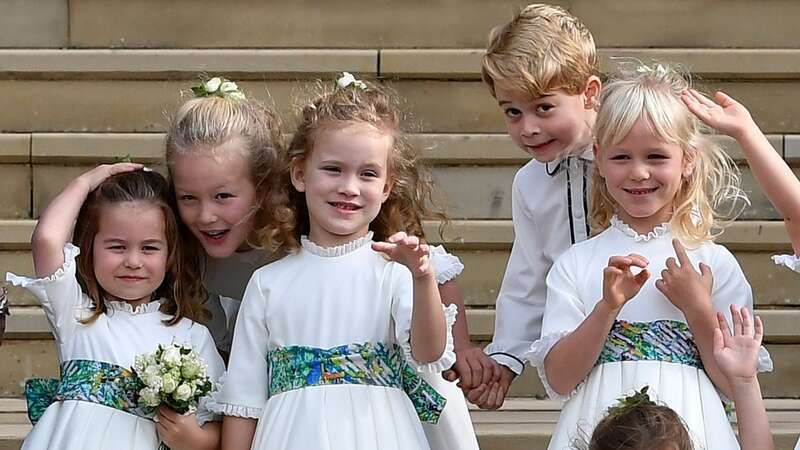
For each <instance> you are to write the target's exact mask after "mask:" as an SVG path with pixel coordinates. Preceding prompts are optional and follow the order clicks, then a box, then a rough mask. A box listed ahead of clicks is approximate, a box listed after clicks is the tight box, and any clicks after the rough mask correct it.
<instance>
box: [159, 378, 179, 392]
mask: <svg viewBox="0 0 800 450" xmlns="http://www.w3.org/2000/svg"><path fill="white" fill-rule="evenodd" d="M162 381H163V386H162V387H161V390H162V391H164V393H165V394H171V393H172V391H174V390H175V388H177V387H178V381H177V380H176V379H175V378H173V377H172V375H170V374H166V375H164V377H163V378H162Z"/></svg>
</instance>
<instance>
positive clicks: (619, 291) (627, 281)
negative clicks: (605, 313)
mask: <svg viewBox="0 0 800 450" xmlns="http://www.w3.org/2000/svg"><path fill="white" fill-rule="evenodd" d="M648 264H649V262H648V261H647V259H646V258H645V257H644V256H641V255H637V254H633V253H632V254H630V255H628V256H612V257H611V258H609V260H608V267H606V268H605V269H603V301H604V302H605V303H606V305H608V307H609V308H611V309H612V310H613V311H619V310H620V309H622V307H623V306H625V303H628V300H630V299H632V298H633V297H634V296H635V295H636V294H638V293H639V290H640V289H642V286H644V283H645V282H646V281H647V279H648V278H650V272H649V271H648V270H647V265H648ZM631 267H639V268H641V269H642V271H641V272H639V273H638V274H636V275H634V274H633V272H632V271H631Z"/></svg>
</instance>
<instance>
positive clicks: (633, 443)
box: [574, 305, 774, 450]
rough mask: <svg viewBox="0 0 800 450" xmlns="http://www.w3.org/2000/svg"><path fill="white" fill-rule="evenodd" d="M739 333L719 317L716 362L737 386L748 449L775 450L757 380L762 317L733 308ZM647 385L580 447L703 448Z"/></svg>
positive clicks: (742, 437) (741, 426)
mask: <svg viewBox="0 0 800 450" xmlns="http://www.w3.org/2000/svg"><path fill="white" fill-rule="evenodd" d="M731 316H732V317H733V324H734V331H733V335H731V332H730V328H729V327H728V323H727V322H726V321H725V317H724V316H723V315H722V314H719V313H717V319H718V322H719V324H718V328H717V329H716V330H714V359H715V361H716V362H717V364H718V365H719V367H720V370H722V372H723V373H724V374H725V376H726V378H727V379H728V382H729V383H730V384H731V386H732V388H733V401H734V403H735V405H736V421H737V422H738V424H739V436H740V440H741V442H742V449H743V450H772V449H773V448H774V443H773V441H772V434H771V433H770V429H769V421H768V420H767V412H766V410H765V409H764V403H763V401H762V399H761V388H760V387H759V385H758V378H756V369H757V366H758V354H759V348H760V347H761V338H762V336H763V326H762V324H761V319H760V318H758V317H756V320H755V324H753V323H752V322H751V321H750V314H749V312H748V311H747V309H746V308H745V309H742V310H741V312H740V310H739V309H738V308H736V306H735V305H731ZM647 391H648V387H647V386H646V387H644V388H642V390H641V391H639V392H637V393H636V394H634V395H631V396H629V397H626V398H624V399H623V400H621V401H620V403H619V404H617V405H615V406H612V407H610V408H609V409H608V412H607V414H606V416H605V417H604V418H603V420H601V421H600V422H599V423H598V424H597V427H595V429H594V432H593V433H592V436H591V438H590V439H589V440H588V442H586V441H585V440H584V439H578V440H577V442H576V443H575V445H574V448H575V449H587V450H666V449H669V450H699V449H695V448H694V446H693V444H692V440H691V438H690V437H689V433H688V430H687V429H686V425H685V424H684V423H683V420H681V418H680V416H679V415H678V414H676V413H675V411H673V410H672V409H671V408H670V407H668V406H665V405H659V404H657V403H655V402H654V401H652V400H650V396H649V394H648V393H647Z"/></svg>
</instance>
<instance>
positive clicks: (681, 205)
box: [530, 65, 771, 449]
mask: <svg viewBox="0 0 800 450" xmlns="http://www.w3.org/2000/svg"><path fill="white" fill-rule="evenodd" d="M686 88H687V83H686V82H685V80H684V79H683V78H682V77H681V76H680V75H678V74H676V73H675V72H674V71H672V70H670V69H669V68H665V67H663V66H660V65H659V66H658V67H657V68H655V69H652V68H648V67H644V66H642V67H640V68H638V70H637V71H636V72H632V73H628V74H623V75H621V76H620V78H619V79H617V80H615V81H613V82H611V83H610V84H609V85H607V87H606V88H605V90H604V91H603V94H602V95H601V98H600V105H601V106H600V110H599V112H598V117H597V122H596V128H595V130H596V153H595V160H596V170H595V173H594V180H593V186H592V197H593V198H592V223H593V228H595V229H597V230H603V229H605V231H602V232H601V233H600V234H598V235H597V236H595V237H593V238H592V239H590V240H588V241H586V242H583V243H579V244H576V245H574V246H573V247H572V248H570V249H569V250H568V251H567V252H566V253H564V255H563V256H562V257H561V258H559V259H558V261H557V262H556V263H555V265H554V266H553V269H552V270H551V272H550V274H549V275H548V277H547V286H548V300H547V307H546V311H545V317H544V324H543V329H542V337H541V339H540V340H538V341H537V342H535V343H534V345H533V346H532V348H531V353H530V360H531V362H532V363H533V364H534V366H536V367H537V369H538V371H539V375H540V376H541V378H542V380H543V382H544V384H545V388H546V389H547V391H548V394H550V396H551V397H552V398H562V399H566V400H567V402H566V404H565V405H564V408H563V409H562V413H561V417H560V418H559V421H558V424H557V425H556V430H555V433H554V435H553V439H552V440H551V442H550V447H549V448H551V449H561V448H564V447H565V446H567V445H568V443H569V442H570V439H571V437H572V435H573V434H574V432H575V427H576V424H577V423H586V424H589V425H590V426H591V427H593V426H594V424H595V423H596V422H597V420H598V418H599V415H600V414H602V412H603V411H604V410H605V409H606V408H607V407H608V406H609V405H611V404H612V403H613V402H614V400H615V399H616V398H618V397H619V396H620V395H622V394H624V393H626V392H629V391H631V390H636V389H639V388H641V387H642V386H644V385H650V389H651V392H652V393H653V394H655V395H656V396H657V397H658V398H660V399H662V400H663V401H664V402H665V403H666V404H667V405H668V406H670V407H671V408H673V409H674V410H675V411H676V412H677V413H678V414H679V415H680V416H681V418H682V419H683V420H684V421H685V422H686V424H687V426H688V429H689V431H690V435H691V436H692V438H693V439H694V440H695V442H696V444H695V445H696V446H698V448H712V445H711V443H712V441H711V439H713V448H726V449H727V448H738V445H737V444H736V438H735V437H734V435H733V432H732V430H731V428H730V425H729V423H728V421H727V418H726V415H725V412H724V409H723V406H722V402H721V400H720V397H719V395H718V394H717V390H716V389H715V385H716V387H717V388H718V389H720V391H722V392H723V393H726V395H728V394H729V393H730V386H729V384H728V382H727V380H726V379H725V377H724V375H723V374H722V373H721V372H720V369H719V367H718V366H717V365H716V362H715V360H714V358H713V349H712V348H713V334H714V331H713V330H714V329H715V328H716V318H715V315H714V313H713V311H714V310H722V311H727V310H728V306H729V305H731V304H735V305H739V306H746V307H748V308H751V307H752V293H751V289H750V286H749V284H748V283H747V281H746V280H745V278H744V274H743V273H742V271H741V269H740V268H739V265H738V263H737V262H736V259H735V258H734V257H733V255H732V254H731V253H730V252H729V251H728V250H727V249H725V248H724V247H722V246H719V245H716V244H714V243H713V242H712V241H711V239H712V238H713V234H712V231H713V230H714V229H719V228H720V227H721V226H722V225H723V224H724V222H723V221H722V220H721V217H720V215H719V213H718V212H717V209H715V208H719V207H720V206H722V205H723V204H724V203H725V201H726V200H735V199H736V198H738V197H739V196H740V195H741V194H740V190H739V189H738V187H737V184H738V183H737V182H738V179H737V177H736V175H735V172H734V171H733V166H732V163H731V162H730V160H729V159H727V157H726V155H725V154H724V152H722V150H721V149H720V148H719V147H717V146H715V145H714V144H713V143H712V142H711V141H710V140H708V139H707V138H705V137H704V136H703V135H702V134H701V133H700V129H699V124H698V122H697V121H696V120H695V119H694V117H693V115H692V114H691V112H689V111H688V110H687V109H686V107H685V106H684V105H683V103H682V102H681V100H680V95H681V92H683V91H684V90H685V89H686ZM682 243H685V244H686V245H689V246H690V250H688V251H687V250H686V249H684V246H683V244H682ZM673 249H674V250H673ZM617 255H624V256H617ZM673 255H677V260H676V259H675V257H674V256H673ZM697 263H700V265H699V267H700V273H697V271H696V270H695V269H694V268H693V267H694V266H695V265H696V264H697ZM709 267H712V268H713V270H714V277H713V280H712V277H711V271H710V269H709ZM601 272H602V274H603V275H602V277H601V276H600V274H601ZM651 273H655V274H659V275H660V277H661V278H660V279H659V280H658V281H655V282H653V281H651V280H650V274H651ZM634 297H635V298H634ZM759 369H761V370H768V369H771V361H770V359H769V355H768V354H767V353H766V350H762V354H761V355H760V360H759ZM712 380H713V383H712Z"/></svg>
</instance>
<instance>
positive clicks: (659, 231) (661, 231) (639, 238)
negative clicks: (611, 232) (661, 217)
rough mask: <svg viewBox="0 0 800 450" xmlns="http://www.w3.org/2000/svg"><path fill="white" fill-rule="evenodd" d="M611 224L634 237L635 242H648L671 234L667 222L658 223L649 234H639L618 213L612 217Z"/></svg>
mask: <svg viewBox="0 0 800 450" xmlns="http://www.w3.org/2000/svg"><path fill="white" fill-rule="evenodd" d="M611 226H612V227H614V228H616V229H618V230H619V231H621V232H622V234H624V235H625V236H628V237H631V238H633V240H634V241H635V242H648V241H651V240H655V239H658V238H660V237H662V236H666V235H667V234H669V223H667V222H664V223H662V224H661V225H658V226H657V227H655V228H653V229H652V230H650V232H649V233H647V234H639V233H638V232H637V231H636V230H634V229H633V228H631V226H630V225H628V224H627V223H625V222H623V221H622V220H621V219H620V218H619V217H617V215H616V214H614V215H613V216H612V217H611Z"/></svg>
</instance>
